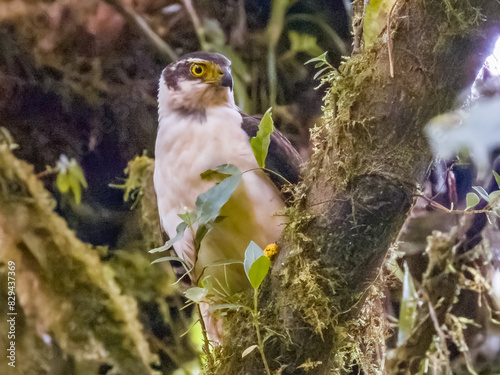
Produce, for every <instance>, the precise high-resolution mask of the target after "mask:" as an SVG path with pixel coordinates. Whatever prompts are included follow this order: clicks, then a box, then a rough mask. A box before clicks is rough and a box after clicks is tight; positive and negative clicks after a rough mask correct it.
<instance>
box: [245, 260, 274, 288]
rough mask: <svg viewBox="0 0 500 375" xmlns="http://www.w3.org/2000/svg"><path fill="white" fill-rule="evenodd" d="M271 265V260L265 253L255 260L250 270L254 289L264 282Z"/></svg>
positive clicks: (249, 278) (249, 276)
mask: <svg viewBox="0 0 500 375" xmlns="http://www.w3.org/2000/svg"><path fill="white" fill-rule="evenodd" d="M270 267H271V260H270V259H269V258H268V257H266V256H264V255H263V256H261V257H260V258H257V260H256V261H255V262H253V264H252V266H251V267H250V270H249V271H248V280H250V284H252V287H253V288H254V289H258V288H259V286H260V284H262V282H263V281H264V279H265V278H266V275H267V273H268V272H269V268H270Z"/></svg>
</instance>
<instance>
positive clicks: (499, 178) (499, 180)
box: [493, 171, 500, 188]
mask: <svg viewBox="0 0 500 375" xmlns="http://www.w3.org/2000/svg"><path fill="white" fill-rule="evenodd" d="M493 176H494V177H495V181H496V182H497V185H498V187H499V188H500V175H499V174H498V173H497V172H495V171H493Z"/></svg>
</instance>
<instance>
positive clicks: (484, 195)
mask: <svg viewBox="0 0 500 375" xmlns="http://www.w3.org/2000/svg"><path fill="white" fill-rule="evenodd" d="M472 188H473V189H474V190H475V191H476V193H478V194H479V196H480V197H481V198H483V199H484V200H485V201H486V202H489V201H490V197H489V195H488V192H487V191H486V190H484V188H483V187H482V186H473V187H472ZM476 204H477V203H476Z"/></svg>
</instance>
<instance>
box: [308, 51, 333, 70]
mask: <svg viewBox="0 0 500 375" xmlns="http://www.w3.org/2000/svg"><path fill="white" fill-rule="evenodd" d="M327 53H328V51H327V52H324V53H322V54H321V55H319V56H318V57H314V58H312V59H310V60H307V61H306V62H305V63H304V65H306V64H310V63H313V62H319V63H322V64H321V65H323V64H328V60H327V59H326V54H327ZM321 65H319V66H321ZM316 68H318V65H316Z"/></svg>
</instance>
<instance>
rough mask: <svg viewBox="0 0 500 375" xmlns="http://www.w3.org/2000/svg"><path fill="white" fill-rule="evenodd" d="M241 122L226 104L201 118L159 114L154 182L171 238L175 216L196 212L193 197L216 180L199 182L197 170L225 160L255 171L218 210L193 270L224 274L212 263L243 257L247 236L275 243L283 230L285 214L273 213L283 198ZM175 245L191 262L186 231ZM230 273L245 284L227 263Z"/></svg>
mask: <svg viewBox="0 0 500 375" xmlns="http://www.w3.org/2000/svg"><path fill="white" fill-rule="evenodd" d="M241 122H242V118H241V115H240V114H239V113H238V111H237V110H236V109H235V108H232V107H229V106H228V107H226V106H221V107H214V108H208V109H207V110H206V120H205V121H201V120H200V118H199V117H196V116H184V115H180V114H178V113H176V112H172V113H170V114H168V113H167V114H165V113H164V114H163V116H162V114H161V113H160V124H159V130H158V136H157V140H156V150H155V158H156V161H155V173H154V184H155V189H156V193H157V196H158V208H159V213H160V219H161V223H162V226H163V228H164V229H165V230H166V232H167V234H168V235H169V237H171V238H172V237H173V236H175V229H176V227H177V225H178V224H179V223H180V222H181V219H180V218H179V217H178V216H177V214H179V213H185V212H186V211H192V210H194V208H195V201H196V198H197V196H198V195H199V194H201V193H203V192H205V191H207V190H208V189H210V188H211V187H212V186H214V182H212V181H205V180H202V179H201V177H200V173H202V172H204V171H206V170H207V169H213V168H215V167H217V166H219V165H222V164H225V163H230V164H234V165H236V166H237V167H238V168H239V169H240V170H241V171H242V172H245V171H249V170H252V169H256V170H255V171H252V172H247V173H244V174H243V180H242V182H241V184H240V186H239V187H238V188H237V190H236V191H235V192H234V193H233V196H232V197H231V199H230V200H229V201H228V203H227V204H226V205H225V206H224V207H223V209H222V212H221V214H222V215H223V216H226V218H225V219H224V220H222V222H220V223H218V224H217V225H216V227H215V228H214V230H213V231H212V232H210V233H209V234H208V235H207V236H206V237H205V239H204V240H203V242H202V245H201V249H200V252H199V254H198V258H197V265H196V269H197V271H198V273H200V272H201V270H202V269H203V268H205V267H208V268H207V269H206V270H205V271H204V274H205V275H206V274H213V275H215V276H216V277H218V276H220V275H224V269H223V268H221V267H215V266H214V267H211V264H213V263H214V262H219V263H220V262H221V261H230V260H243V256H244V251H245V249H246V247H247V246H248V244H249V242H250V241H251V240H253V241H255V242H256V243H257V244H258V245H260V246H261V247H264V246H266V245H267V244H269V243H272V242H274V241H277V240H278V239H279V236H280V234H281V231H282V225H283V217H282V216H278V215H276V213H278V212H279V211H282V210H283V208H284V204H283V201H282V199H281V197H280V195H279V192H278V190H277V189H276V187H275V186H274V185H273V183H272V182H271V181H270V179H269V178H268V177H267V175H266V174H265V173H264V172H262V171H261V170H258V165H257V162H256V160H255V157H254V155H253V152H252V149H251V146H250V143H249V140H248V136H247V134H246V133H245V131H244V130H243V129H242V128H241ZM174 248H175V250H176V252H177V254H178V255H179V256H180V257H181V258H183V259H184V260H186V261H187V262H188V263H191V264H193V263H194V260H195V254H194V248H193V238H192V235H191V233H190V232H189V231H186V233H185V235H184V238H183V239H182V240H181V241H179V242H178V243H176V244H174ZM238 266H239V265H238ZM240 271H241V272H240ZM226 273H227V270H226ZM230 273H231V274H233V276H234V279H235V280H236V281H235V283H236V284H238V283H239V284H241V283H243V282H244V277H245V276H244V273H243V268H242V267H241V270H238V269H237V267H236V268H235V267H231V272H230ZM239 274H242V275H239ZM198 276H199V275H198ZM241 276H242V277H241ZM234 289H235V290H236V289H241V287H236V288H234Z"/></svg>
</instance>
